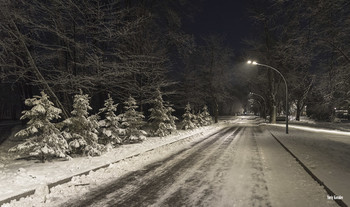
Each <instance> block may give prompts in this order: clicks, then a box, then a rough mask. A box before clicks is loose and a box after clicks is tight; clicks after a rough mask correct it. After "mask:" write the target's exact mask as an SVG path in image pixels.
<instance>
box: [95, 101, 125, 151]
mask: <svg viewBox="0 0 350 207" xmlns="http://www.w3.org/2000/svg"><path fill="white" fill-rule="evenodd" d="M117 107H118V104H114V101H113V99H112V97H111V95H110V94H108V99H106V100H105V104H104V107H103V108H101V109H100V113H104V114H105V119H104V120H101V121H100V122H99V124H100V131H101V133H102V136H101V138H100V142H101V143H103V144H104V145H107V144H112V145H115V144H121V143H122V139H121V138H120V137H119V136H120V135H122V134H123V130H122V129H121V128H120V124H121V123H120V121H121V118H120V116H117V115H116V114H115V112H116V111H117Z"/></svg>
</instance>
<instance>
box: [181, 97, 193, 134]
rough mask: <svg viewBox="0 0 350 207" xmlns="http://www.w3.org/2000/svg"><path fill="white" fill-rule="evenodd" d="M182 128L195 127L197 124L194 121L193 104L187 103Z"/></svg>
mask: <svg viewBox="0 0 350 207" xmlns="http://www.w3.org/2000/svg"><path fill="white" fill-rule="evenodd" d="M182 118H183V120H182V127H181V128H182V129H185V130H186V129H194V128H195V127H196V126H195V124H194V123H193V119H194V118H195V117H194V115H193V114H192V113H191V105H190V104H189V103H187V105H186V107H185V113H184V114H183V115H182Z"/></svg>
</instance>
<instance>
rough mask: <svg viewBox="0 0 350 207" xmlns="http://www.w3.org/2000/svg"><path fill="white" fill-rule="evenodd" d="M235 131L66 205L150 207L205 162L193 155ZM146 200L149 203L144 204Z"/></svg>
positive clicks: (217, 136)
mask: <svg viewBox="0 0 350 207" xmlns="http://www.w3.org/2000/svg"><path fill="white" fill-rule="evenodd" d="M234 130H236V127H230V128H226V129H223V130H222V131H219V132H217V133H214V134H212V135H209V136H207V138H205V139H204V140H201V141H200V142H197V143H195V144H193V145H192V147H191V148H190V149H184V150H182V151H180V152H179V153H176V154H174V155H172V156H170V157H168V158H167V159H165V160H163V161H160V162H156V163H153V164H151V165H149V166H147V167H145V168H144V169H142V170H139V171H136V172H133V173H130V174H128V175H126V176H124V177H122V178H120V179H118V180H117V181H116V182H112V183H110V184H109V185H106V186H103V187H101V188H97V189H94V190H92V191H91V193H89V195H87V196H84V200H83V201H79V200H72V201H69V202H68V203H65V204H63V205H64V206H67V205H69V206H101V203H99V201H101V202H102V203H103V205H104V206H114V205H118V206H144V205H147V203H148V204H151V203H154V201H155V200H156V199H157V198H158V196H159V195H158V194H161V192H162V189H164V188H166V187H167V186H169V185H171V184H172V183H173V182H174V181H175V179H176V178H177V177H179V176H181V175H182V174H183V173H184V172H185V171H186V170H187V169H190V168H191V166H192V165H194V164H195V163H197V162H199V161H200V160H201V159H202V156H203V154H201V153H199V154H198V153H197V154H194V152H196V151H199V150H206V149H210V147H211V146H212V145H213V144H214V143H215V142H218V141H220V138H221V137H222V136H223V135H225V134H227V133H231V132H232V131H234ZM174 160H175V161H174ZM146 198H147V201H145V199H146Z"/></svg>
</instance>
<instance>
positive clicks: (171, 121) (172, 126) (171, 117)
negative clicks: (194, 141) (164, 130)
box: [164, 102, 178, 133]
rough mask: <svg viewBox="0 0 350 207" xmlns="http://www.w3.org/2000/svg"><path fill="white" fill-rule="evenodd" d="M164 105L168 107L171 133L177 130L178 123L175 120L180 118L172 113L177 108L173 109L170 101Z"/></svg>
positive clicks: (167, 112)
mask: <svg viewBox="0 0 350 207" xmlns="http://www.w3.org/2000/svg"><path fill="white" fill-rule="evenodd" d="M164 106H165V108H166V114H167V115H168V117H169V127H168V131H169V132H170V133H171V132H173V131H175V130H176V123H175V121H176V120H178V118H177V117H176V116H173V115H172V113H173V112H174V111H175V109H173V105H171V104H170V103H169V102H166V103H165V104H164Z"/></svg>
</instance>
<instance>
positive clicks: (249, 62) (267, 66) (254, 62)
mask: <svg viewBox="0 0 350 207" xmlns="http://www.w3.org/2000/svg"><path fill="white" fill-rule="evenodd" d="M247 63H248V64H251V65H260V66H263V67H266V68H270V69H272V70H274V71H276V72H277V73H278V74H280V76H281V77H282V79H283V81H284V84H285V87H286V134H288V86H287V81H286V79H285V78H284V76H283V75H282V73H281V72H280V71H279V70H277V69H276V68H274V67H271V66H269V65H265V64H261V63H257V62H256V61H251V60H248V62H247Z"/></svg>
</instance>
